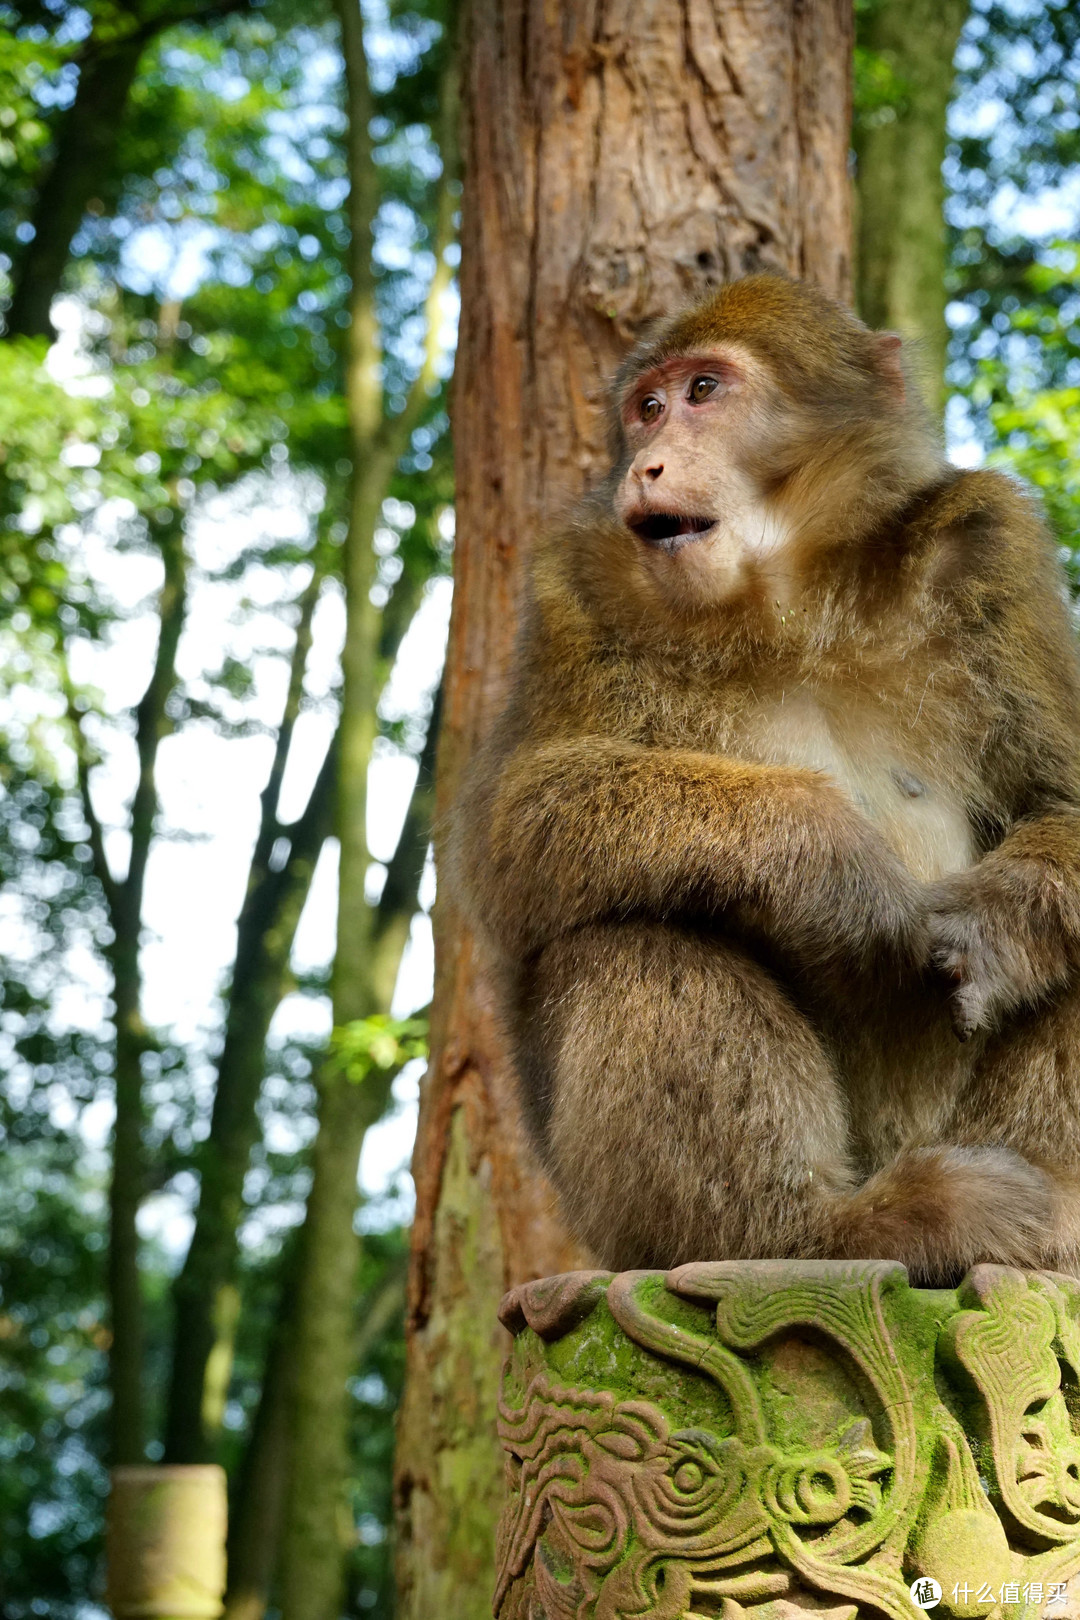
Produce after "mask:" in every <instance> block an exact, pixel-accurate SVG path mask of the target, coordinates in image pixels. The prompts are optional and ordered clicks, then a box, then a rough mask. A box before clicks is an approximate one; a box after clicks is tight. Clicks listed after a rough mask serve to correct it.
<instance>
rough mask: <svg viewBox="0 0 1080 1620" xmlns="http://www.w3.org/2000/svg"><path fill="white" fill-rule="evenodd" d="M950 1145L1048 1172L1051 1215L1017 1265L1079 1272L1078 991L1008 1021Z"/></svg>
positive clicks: (976, 1078) (966, 1099) (967, 1093)
mask: <svg viewBox="0 0 1080 1620" xmlns="http://www.w3.org/2000/svg"><path fill="white" fill-rule="evenodd" d="M946 1132H947V1134H948V1137H949V1139H950V1140H952V1141H956V1142H962V1143H967V1144H971V1145H976V1144H978V1145H980V1146H991V1147H995V1148H1002V1149H1009V1150H1011V1151H1012V1152H1013V1153H1016V1154H1019V1155H1020V1156H1021V1157H1022V1158H1023V1159H1024V1160H1026V1161H1027V1162H1029V1163H1030V1164H1031V1165H1032V1166H1033V1167H1034V1168H1035V1169H1036V1171H1037V1172H1042V1173H1043V1174H1045V1175H1046V1176H1047V1177H1048V1178H1049V1179H1050V1182H1051V1186H1052V1202H1051V1209H1050V1211H1049V1214H1048V1216H1047V1219H1046V1221H1045V1222H1044V1223H1043V1225H1042V1227H1041V1228H1040V1230H1039V1232H1038V1233H1037V1234H1036V1240H1035V1242H1033V1243H1032V1244H1031V1246H1030V1250H1029V1253H1028V1254H1027V1255H1025V1256H1023V1257H1022V1258H1021V1259H1020V1261H1019V1263H1020V1264H1025V1265H1030V1266H1047V1267H1050V1268H1051V1269H1057V1270H1064V1271H1074V1270H1077V1269H1078V1266H1080V986H1077V985H1074V986H1071V987H1070V988H1069V989H1068V990H1066V991H1064V992H1063V993H1061V994H1059V996H1058V997H1056V998H1055V999H1054V1000H1053V1001H1051V1002H1049V1003H1045V1002H1044V1003H1043V1004H1042V1005H1041V1006H1038V1007H1034V1008H1030V1009H1027V1010H1025V1011H1024V1012H1022V1013H1020V1014H1018V1015H1016V1016H1014V1017H1013V1018H1011V1019H1009V1021H1008V1023H1007V1024H1006V1026H1005V1027H1004V1028H1003V1029H1002V1030H1001V1031H1000V1032H999V1033H998V1034H996V1035H993V1036H991V1037H990V1038H989V1040H988V1041H987V1043H986V1045H985V1047H984V1048H983V1050H982V1052H981V1054H980V1056H979V1058H978V1060H977V1062H976V1064H975V1067H974V1069H973V1072H972V1075H971V1078H970V1080H969V1081H968V1083H967V1085H966V1086H965V1087H964V1088H963V1090H962V1091H961V1092H960V1094H959V1095H958V1097H957V1100H956V1105H955V1108H954V1110H953V1114H952V1118H951V1119H950V1120H949V1121H948V1124H947V1126H946Z"/></svg>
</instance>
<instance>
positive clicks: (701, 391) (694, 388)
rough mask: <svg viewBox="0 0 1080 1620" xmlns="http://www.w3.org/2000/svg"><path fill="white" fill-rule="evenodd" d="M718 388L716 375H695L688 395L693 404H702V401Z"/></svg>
mask: <svg viewBox="0 0 1080 1620" xmlns="http://www.w3.org/2000/svg"><path fill="white" fill-rule="evenodd" d="M716 389H717V381H716V378H715V377H695V378H694V380H693V382H692V383H691V384H690V391H689V393H688V394H687V396H686V397H687V398H688V399H689V400H690V401H691V403H692V404H694V405H700V404H701V401H702V400H703V399H708V397H709V395H710V394H714V393H715V392H716Z"/></svg>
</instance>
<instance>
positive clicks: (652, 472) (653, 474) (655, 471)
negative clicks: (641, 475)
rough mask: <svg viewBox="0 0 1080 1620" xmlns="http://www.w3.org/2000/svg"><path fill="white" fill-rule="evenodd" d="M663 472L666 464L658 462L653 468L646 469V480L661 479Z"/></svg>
mask: <svg viewBox="0 0 1080 1620" xmlns="http://www.w3.org/2000/svg"><path fill="white" fill-rule="evenodd" d="M663 470H664V463H663V462H662V461H656V462H654V463H653V465H652V466H651V467H646V468H645V477H646V478H654V479H655V478H659V476H660V474H661V473H662V472H663Z"/></svg>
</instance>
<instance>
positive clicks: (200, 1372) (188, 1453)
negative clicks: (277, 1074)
mask: <svg viewBox="0 0 1080 1620" xmlns="http://www.w3.org/2000/svg"><path fill="white" fill-rule="evenodd" d="M336 759H337V748H336V745H335V746H332V748H331V750H330V752H329V753H328V755H327V758H326V760H325V762H324V764H323V767H322V769H321V771H320V773H319V776H318V778H317V779H316V782H315V785H314V787H313V789H312V793H311V799H310V801H309V803H308V806H307V809H306V810H305V812H304V815H303V816H302V817H301V818H300V820H299V821H298V822H296V823H294V824H293V825H291V826H289V827H285V828H282V829H280V831H281V832H282V833H284V834H287V835H291V838H292V847H291V849H290V851H289V857H288V861H287V864H286V866H285V867H284V868H283V869H282V870H281V871H280V872H276V873H275V872H271V871H270V870H269V869H267V870H266V871H265V872H264V873H262V874H261V875H260V876H259V877H258V878H257V879H256V882H255V885H254V887H253V889H252V890H251V891H249V898H248V903H247V904H246V905H245V907H244V910H243V912H242V914H241V917H240V921H239V926H238V929H237V950H236V964H235V967H234V970H233V984H232V990H231V993H230V997H229V1011H228V1018H227V1021H226V1027H225V1041H224V1045H223V1047H222V1053H221V1059H220V1061H219V1063H218V1079H217V1089H216V1091H215V1093H214V1110H213V1116H212V1119H211V1126H210V1135H209V1137H208V1138H207V1141H206V1144H205V1148H204V1151H203V1153H202V1154H201V1155H200V1187H199V1206H198V1210H197V1214H196V1224H195V1231H194V1233H193V1236H192V1240H191V1246H190V1248H189V1249H188V1253H187V1257H186V1259H185V1261H184V1266H183V1269H182V1270H181V1272H180V1275H179V1276H178V1277H177V1280H176V1284H175V1287H174V1292H173V1298H174V1308H175V1313H176V1314H175V1324H174V1332H173V1362H172V1376H171V1379H170V1385H169V1401H168V1409H167V1414H166V1424H165V1461H166V1462H174V1463H190V1462H205V1461H209V1460H211V1459H212V1457H213V1453H214V1449H215V1445H216V1440H217V1433H216V1430H215V1427H214V1426H213V1425H212V1424H210V1423H209V1422H208V1421H207V1419H208V1416H209V1414H208V1412H207V1410H206V1403H205V1395H206V1369H207V1364H208V1361H209V1359H210V1355H211V1352H212V1350H213V1347H214V1343H215V1325H214V1318H215V1311H216V1306H217V1302H218V1300H219V1297H220V1295H221V1293H222V1290H226V1289H229V1288H231V1287H232V1286H233V1283H234V1276H235V1271H236V1257H237V1234H238V1231H239V1227H240V1221H241V1219H242V1216H243V1193H244V1178H245V1176H246V1175H247V1169H248V1162H249V1159H250V1157H251V1149H252V1147H253V1145H254V1143H255V1141H256V1139H257V1136H258V1129H259V1121H258V1115H257V1113H256V1104H257V1102H258V1099H259V1092H260V1089H261V1087H262V1081H263V1075H264V1073H265V1067H266V1064H265V1049H266V1037H267V1032H268V1031H269V1028H270V1021H271V1019H272V1018H273V1016H274V1012H275V1010H276V1009H277V1006H278V1004H279V1002H280V1000H281V997H282V995H283V994H284V990H285V982H286V976H287V972H288V965H289V955H290V952H291V950H292V942H293V939H294V937H295V934H296V928H297V924H298V923H299V920H300V913H301V911H302V909H303V904H304V901H305V899H306V898H307V893H308V889H309V888H310V885H311V879H312V876H313V875H314V871H315V863H316V861H317V859H318V856H319V851H320V850H321V848H322V845H323V843H324V842H325V840H326V838H327V836H328V835H329V833H330V829H331V821H332V807H333V799H334V791H335V783H336V779H337V771H336ZM274 825H275V827H276V822H275V823H274ZM253 865H254V863H253Z"/></svg>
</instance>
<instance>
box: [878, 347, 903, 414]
mask: <svg viewBox="0 0 1080 1620" xmlns="http://www.w3.org/2000/svg"><path fill="white" fill-rule="evenodd" d="M874 341H875V343H876V345H877V365H878V372H879V374H880V376H881V378H882V380H883V382H885V383H886V384H887V385H888V387H889V389H890V390H891V392H892V393H894V394H895V395H896V398H897V402H898V403H899V404H902V403H903V401H904V399H905V398H906V397H907V384H906V382H905V381H904V368H903V365H902V364H901V362H900V348H901V345H902V343H903V339H902V338H899V337H897V335H896V333H895V332H875V334H874Z"/></svg>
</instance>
